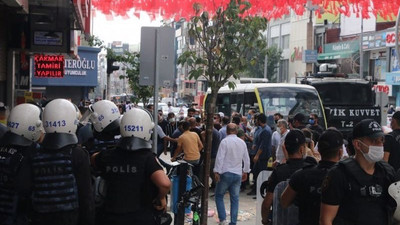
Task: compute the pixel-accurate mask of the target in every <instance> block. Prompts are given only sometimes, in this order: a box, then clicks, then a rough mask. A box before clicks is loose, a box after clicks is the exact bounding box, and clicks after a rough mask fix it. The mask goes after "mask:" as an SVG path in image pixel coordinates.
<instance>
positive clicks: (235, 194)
mask: <svg viewBox="0 0 400 225" xmlns="http://www.w3.org/2000/svg"><path fill="white" fill-rule="evenodd" d="M241 182H242V177H241V176H240V175H237V174H234V173H229V172H226V173H223V174H221V175H220V181H219V182H218V183H217V186H216V188H215V204H216V205H217V211H218V218H219V221H221V222H222V221H224V220H226V212H225V204H224V195H225V193H226V191H229V195H230V200H231V223H230V224H236V221H237V216H238V211H239V192H240V184H241Z"/></svg>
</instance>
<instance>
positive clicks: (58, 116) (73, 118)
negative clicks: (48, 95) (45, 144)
mask: <svg viewBox="0 0 400 225" xmlns="http://www.w3.org/2000/svg"><path fill="white" fill-rule="evenodd" d="M79 116H80V112H79V110H78V109H77V107H76V106H75V105H74V104H72V102H70V101H68V100H66V99H61V98H58V99H54V100H52V101H50V102H49V103H48V104H47V105H46V107H45V108H44V111H43V127H44V130H45V131H46V134H51V133H57V134H74V135H75V132H76V129H77V127H78V123H79Z"/></svg>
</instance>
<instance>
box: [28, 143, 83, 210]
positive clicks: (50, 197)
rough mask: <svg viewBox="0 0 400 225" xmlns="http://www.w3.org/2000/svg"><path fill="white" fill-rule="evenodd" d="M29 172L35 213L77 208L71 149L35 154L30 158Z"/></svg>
mask: <svg viewBox="0 0 400 225" xmlns="http://www.w3.org/2000/svg"><path fill="white" fill-rule="evenodd" d="M32 169H33V174H34V178H33V194H32V202H33V209H34V210H35V211H36V212H39V213H50V212H63V211H70V210H74V209H77V208H78V206H79V203H78V189H77V184H76V179H75V176H74V171H73V165H72V148H67V149H63V150H51V151H40V152H38V153H36V154H35V155H34V156H33V162H32Z"/></svg>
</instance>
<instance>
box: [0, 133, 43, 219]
mask: <svg viewBox="0 0 400 225" xmlns="http://www.w3.org/2000/svg"><path fill="white" fill-rule="evenodd" d="M0 143H1V147H0V224H1V225H14V224H15V225H17V224H18V225H24V224H28V214H29V205H30V198H29V195H30V187H31V183H30V181H31V176H30V175H31V174H30V172H31V169H30V158H31V155H30V154H31V153H32V151H33V150H34V149H35V148H36V144H35V143H34V142H32V141H29V140H28V139H26V138H24V137H22V136H19V135H17V134H14V133H11V132H7V133H5V134H4V136H3V139H1V140H0Z"/></svg>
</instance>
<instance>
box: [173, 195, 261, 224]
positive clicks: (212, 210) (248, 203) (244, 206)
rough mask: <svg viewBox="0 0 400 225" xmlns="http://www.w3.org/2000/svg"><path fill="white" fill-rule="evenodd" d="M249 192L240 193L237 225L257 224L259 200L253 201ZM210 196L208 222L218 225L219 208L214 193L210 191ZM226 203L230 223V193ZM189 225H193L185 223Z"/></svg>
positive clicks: (225, 199) (226, 196)
mask: <svg viewBox="0 0 400 225" xmlns="http://www.w3.org/2000/svg"><path fill="white" fill-rule="evenodd" d="M249 191H250V189H246V190H245V191H243V192H241V193H240V197H239V214H238V221H237V224H243V225H255V224H256V203H257V200H256V199H253V197H254V196H248V195H247V192H249ZM209 196H210V197H209V198H208V211H209V217H208V221H207V222H208V224H209V225H217V224H218V222H219V220H218V213H217V207H216V206H215V200H214V191H210V192H209ZM224 202H225V210H226V215H227V220H228V221H230V202H229V194H228V193H227V194H226V195H225V198H224ZM168 212H169V213H171V211H170V210H168ZM171 215H172V217H174V216H173V214H172V213H171ZM188 220H189V219H188ZM172 224H173V223H172ZM189 224H191V223H189V222H186V223H185V225H189Z"/></svg>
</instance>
